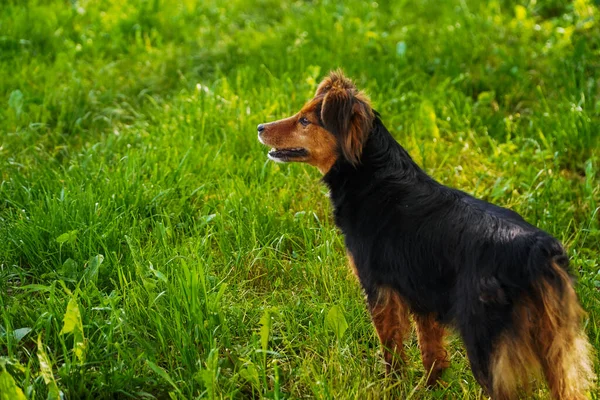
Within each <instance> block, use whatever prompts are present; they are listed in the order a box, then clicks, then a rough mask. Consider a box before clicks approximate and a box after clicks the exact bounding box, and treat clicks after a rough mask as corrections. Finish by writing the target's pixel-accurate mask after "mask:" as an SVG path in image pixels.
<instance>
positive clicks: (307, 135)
mask: <svg viewBox="0 0 600 400" xmlns="http://www.w3.org/2000/svg"><path fill="white" fill-rule="evenodd" d="M301 117H305V118H307V119H308V120H309V121H310V124H309V125H307V126H303V125H302V124H300V123H299V120H300V118H301ZM373 120H374V113H373V110H372V108H371V105H370V103H369V100H368V98H367V97H366V96H365V95H364V94H363V93H362V92H359V91H358V90H357V89H356V87H355V86H354V84H353V83H352V81H350V80H349V79H347V78H345V77H344V76H343V74H342V73H341V72H340V71H336V72H332V73H331V74H330V75H329V76H328V77H327V78H325V79H324V80H323V81H322V82H321V84H320V85H319V87H318V89H317V92H316V94H315V97H314V98H313V99H312V100H310V101H309V102H308V103H306V105H305V106H304V107H302V110H300V112H298V113H297V114H296V115H294V116H292V117H289V118H285V119H282V120H279V121H275V122H272V123H269V124H264V132H262V133H261V135H260V139H261V141H262V142H263V143H264V144H265V145H268V146H272V147H274V148H276V149H291V148H303V149H306V150H307V151H308V155H307V156H305V157H294V158H293V159H290V160H289V161H296V162H305V163H308V164H310V165H314V166H315V167H317V168H318V169H319V171H321V173H323V174H326V173H327V172H328V171H329V169H331V167H332V166H333V164H334V163H335V162H336V160H337V158H338V157H339V156H340V155H341V156H343V157H344V158H345V159H346V160H348V161H349V162H350V163H352V164H354V165H357V164H358V163H359V162H360V157H361V154H362V150H363V147H364V145H365V143H366V141H367V138H368V136H369V132H370V130H371V128H372V125H373Z"/></svg>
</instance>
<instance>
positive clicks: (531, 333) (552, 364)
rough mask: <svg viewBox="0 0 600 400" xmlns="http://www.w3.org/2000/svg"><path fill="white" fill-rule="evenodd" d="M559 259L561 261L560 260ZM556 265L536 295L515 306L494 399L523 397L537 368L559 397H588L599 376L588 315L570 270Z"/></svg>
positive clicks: (495, 369) (497, 365)
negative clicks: (588, 331) (519, 392)
mask: <svg viewBox="0 0 600 400" xmlns="http://www.w3.org/2000/svg"><path fill="white" fill-rule="evenodd" d="M556 261H558V262H560V261H561V260H560V259H557V260H556ZM556 261H553V262H552V263H551V268H550V270H549V271H548V274H546V276H545V277H544V278H542V279H540V280H539V281H538V282H536V284H535V285H534V291H533V293H532V295H531V296H530V297H529V298H528V299H527V300H526V301H524V302H523V303H521V304H519V305H517V306H516V308H515V315H514V318H515V321H514V327H515V328H514V329H513V330H511V332H510V333H507V334H505V335H504V336H503V337H502V338H501V340H500V341H499V343H498V345H497V346H496V349H495V351H494V357H493V358H492V377H493V382H492V392H493V398H494V399H495V400H496V399H512V398H516V397H517V390H518V388H519V386H522V387H525V388H526V389H527V385H528V379H527V378H528V377H530V376H531V374H532V372H535V371H537V372H542V373H543V375H544V377H545V378H546V381H547V383H548V388H549V390H550V392H551V393H552V397H553V398H554V399H561V400H563V399H564V400H566V399H569V400H573V399H586V398H587V396H586V393H587V392H588V391H589V390H590V388H591V387H592V385H593V383H594V382H593V381H594V379H595V376H594V371H593V364H592V361H591V355H592V346H591V345H590V343H589V342H588V340H587V337H586V335H585V332H584V330H583V328H582V318H583V316H584V315H585V313H584V311H583V309H582V308H581V306H580V305H579V302H578V300H577V295H576V294H575V290H574V289H573V285H572V283H571V279H570V277H569V275H568V273H567V272H566V271H565V269H564V268H562V267H561V266H560V265H558V264H557V262H556Z"/></svg>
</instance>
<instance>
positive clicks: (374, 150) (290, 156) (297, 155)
mask: <svg viewBox="0 0 600 400" xmlns="http://www.w3.org/2000/svg"><path fill="white" fill-rule="evenodd" d="M258 139H259V141H260V142H261V143H263V144H264V145H267V146H270V147H272V150H271V151H269V153H268V157H269V158H270V159H271V160H274V161H277V162H304V163H307V164H310V165H313V166H315V167H317V168H318V169H319V171H320V172H321V173H322V174H323V178H322V180H323V182H324V183H325V185H327V186H328V188H329V191H330V200H331V203H332V206H333V210H334V219H335V223H336V225H337V226H338V227H339V229H340V230H341V231H342V233H343V235H344V240H345V246H346V250H347V254H348V258H349V260H350V264H351V267H352V269H353V271H354V273H355V275H356V276H357V277H358V280H359V281H360V284H361V286H362V288H363V290H364V293H365V297H366V302H367V307H368V310H369V312H370V315H371V318H372V321H373V324H374V325H375V329H376V331H377V334H378V336H379V339H380V341H381V344H382V347H383V353H384V359H385V363H386V370H387V372H388V373H389V372H390V371H392V370H397V369H399V367H400V366H401V364H402V363H403V362H404V357H405V355H404V351H403V342H404V340H405V339H406V338H407V336H408V334H409V333H410V329H411V324H410V315H411V314H412V317H413V319H414V322H415V325H416V332H417V338H418V343H419V347H420V352H421V358H422V361H423V365H424V367H425V371H426V373H427V379H426V383H427V385H434V384H435V383H436V382H438V381H439V379H440V376H441V374H442V372H443V371H444V369H446V368H447V367H448V366H449V362H450V361H449V358H448V353H447V351H446V348H445V336H446V332H447V328H449V327H450V328H453V329H455V330H456V332H458V333H459V334H460V337H461V338H462V340H463V342H464V345H465V347H466V351H467V356H468V358H469V362H470V365H471V370H472V372H473V375H474V376H475V378H476V380H477V381H478V382H479V384H480V385H481V386H482V387H483V389H484V390H485V391H486V393H488V394H489V395H490V396H491V397H492V398H493V399H498V400H499V399H515V398H518V397H519V393H521V391H522V390H526V389H527V388H528V386H529V382H530V380H529V379H530V377H532V376H533V375H535V373H536V372H541V373H542V374H543V376H544V377H545V379H546V381H547V384H548V387H549V390H550V393H551V394H552V396H553V398H555V399H585V398H586V393H587V391H588V390H589V389H590V388H591V387H592V385H593V383H594V382H593V381H594V375H593V367H592V362H591V359H590V358H591V352H592V350H591V346H590V344H589V342H588V340H587V337H586V335H585V332H584V330H583V328H582V318H583V316H584V311H583V309H582V308H581V306H580V305H579V302H578V300H577V295H576V293H575V291H574V289H573V283H572V279H571V275H570V274H569V272H568V258H567V255H566V253H565V250H564V248H563V247H562V245H561V244H560V242H559V241H558V240H557V239H555V238H553V237H552V236H550V235H549V234H548V233H546V232H544V231H542V230H540V229H538V228H536V227H534V226H533V225H530V224H529V223H527V222H526V221H525V220H524V219H523V218H522V217H521V216H520V215H519V214H517V213H516V212H513V211H511V210H509V209H506V208H502V207H499V206H496V205H493V204H490V203H487V202H485V201H483V200H479V199H476V198H474V197H472V196H470V195H468V194H466V193H464V192H462V191H459V190H456V189H452V188H449V187H446V186H443V185H442V184H440V183H438V182H436V181H435V180H434V179H433V178H431V177H430V176H428V175H427V174H426V173H425V172H424V171H423V170H422V169H421V168H420V167H419V166H418V165H417V164H416V163H415V162H414V161H413V160H412V158H411V157H410V155H409V154H408V153H407V151H406V150H405V149H404V148H403V147H402V146H401V145H400V144H399V143H398V142H397V141H396V140H395V139H394V138H393V137H392V135H391V134H390V133H389V131H388V130H387V129H386V128H385V126H384V125H383V123H382V121H381V117H380V115H379V113H377V112H376V111H375V110H374V109H373V108H372V107H371V104H370V101H369V99H368V98H367V96H366V95H365V94H364V93H363V92H361V91H359V90H358V89H357V88H356V86H355V85H354V83H353V82H352V81H351V80H350V79H348V78H346V77H345V76H344V75H343V73H342V72H341V71H334V72H331V73H330V74H329V75H328V76H327V77H326V78H325V79H324V80H323V81H322V82H321V83H320V84H319V86H318V88H317V91H316V94H315V96H314V98H313V99H312V100H310V101H308V102H307V103H306V104H305V105H304V107H302V109H301V110H300V112H298V113H297V114H295V115H293V116H291V117H289V118H286V119H282V120H279V121H275V122H271V123H266V124H260V125H258Z"/></svg>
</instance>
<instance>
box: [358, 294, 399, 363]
mask: <svg viewBox="0 0 600 400" xmlns="http://www.w3.org/2000/svg"><path fill="white" fill-rule="evenodd" d="M367 302H368V303H369V311H370V313H371V318H372V319H373V324H374V325H375V329H376V330H377V335H378V336H379V340H380V341H381V345H382V346H383V355H384V359H385V362H386V372H387V373H390V372H391V371H392V370H398V369H399V367H400V366H401V364H402V363H403V362H404V358H405V355H404V340H405V339H406V337H407V336H408V334H409V333H410V318H409V310H408V306H407V305H406V303H405V302H404V301H403V300H402V298H401V297H400V296H399V295H398V293H397V292H396V291H395V290H393V289H391V288H387V287H383V288H378V289H377V290H376V291H375V293H373V294H372V295H367Z"/></svg>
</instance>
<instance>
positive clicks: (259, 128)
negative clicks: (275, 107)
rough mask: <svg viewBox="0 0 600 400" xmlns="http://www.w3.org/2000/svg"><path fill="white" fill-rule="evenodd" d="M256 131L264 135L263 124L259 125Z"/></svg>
mask: <svg viewBox="0 0 600 400" xmlns="http://www.w3.org/2000/svg"><path fill="white" fill-rule="evenodd" d="M256 129H257V130H258V133H262V131H264V130H265V126H264V125H263V124H258V126H257V127H256Z"/></svg>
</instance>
